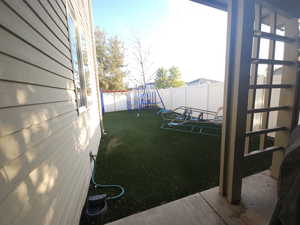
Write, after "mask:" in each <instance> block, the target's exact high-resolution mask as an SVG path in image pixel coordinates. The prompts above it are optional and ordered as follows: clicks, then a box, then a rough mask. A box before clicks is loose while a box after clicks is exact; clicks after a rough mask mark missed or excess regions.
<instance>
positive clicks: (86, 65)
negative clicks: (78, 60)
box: [80, 32, 93, 105]
mask: <svg viewBox="0 0 300 225" xmlns="http://www.w3.org/2000/svg"><path fill="white" fill-rule="evenodd" d="M80 46H81V55H82V69H83V72H84V77H85V84H86V95H87V103H88V105H91V104H92V103H93V101H92V99H93V98H92V94H93V79H92V76H91V74H92V72H91V68H90V62H91V61H92V60H91V58H90V54H89V52H90V51H89V50H90V47H91V46H90V45H89V42H88V40H87V38H86V34H85V32H80Z"/></svg>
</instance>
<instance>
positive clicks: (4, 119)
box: [0, 102, 76, 137]
mask: <svg viewBox="0 0 300 225" xmlns="http://www.w3.org/2000/svg"><path fill="white" fill-rule="evenodd" d="M75 108H76V103H75V102H57V103H50V104H41V105H33V106H31V105H30V106H23V107H17V108H7V109H0V118H1V120H0V137H1V136H5V135H9V134H12V133H14V132H17V131H19V130H21V129H24V128H28V127H30V126H33V125H37V124H39V123H41V122H44V121H47V120H50V119H51V118H54V117H57V116H59V115H61V114H64V113H67V112H71V111H75Z"/></svg>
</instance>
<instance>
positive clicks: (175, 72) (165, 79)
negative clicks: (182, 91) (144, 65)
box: [155, 66, 184, 88]
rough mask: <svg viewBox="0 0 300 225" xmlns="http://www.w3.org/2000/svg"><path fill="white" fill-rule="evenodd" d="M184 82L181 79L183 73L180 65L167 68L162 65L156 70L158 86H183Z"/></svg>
mask: <svg viewBox="0 0 300 225" xmlns="http://www.w3.org/2000/svg"><path fill="white" fill-rule="evenodd" d="M183 85H184V82H183V81H182V80H181V73H180V70H179V69H178V67H175V66H172V67H171V68H170V69H168V70H166V69H165V68H163V67H161V68H159V69H158V70H157V71H156V75H155V87H156V88H169V87H180V86H183Z"/></svg>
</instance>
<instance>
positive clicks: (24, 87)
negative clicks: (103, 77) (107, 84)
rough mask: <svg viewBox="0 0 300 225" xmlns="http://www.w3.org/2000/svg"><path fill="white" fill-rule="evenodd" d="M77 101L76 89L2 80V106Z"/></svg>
mask: <svg viewBox="0 0 300 225" xmlns="http://www.w3.org/2000/svg"><path fill="white" fill-rule="evenodd" d="M66 101H75V92H74V90H73V91H72V90H65V89H58V88H52V87H41V86H37V85H29V84H20V83H14V82H7V81H0V108H7V107H13V106H23V105H36V104H45V103H52V102H66Z"/></svg>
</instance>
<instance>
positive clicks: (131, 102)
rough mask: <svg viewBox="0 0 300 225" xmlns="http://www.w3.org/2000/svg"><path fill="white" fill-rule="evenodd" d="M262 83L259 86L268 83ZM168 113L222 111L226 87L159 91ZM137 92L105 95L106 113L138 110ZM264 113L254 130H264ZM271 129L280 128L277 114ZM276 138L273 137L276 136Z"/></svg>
mask: <svg viewBox="0 0 300 225" xmlns="http://www.w3.org/2000/svg"><path fill="white" fill-rule="evenodd" d="M264 82H265V81H264V79H263V78H262V79H259V80H258V83H264ZM274 83H281V80H280V77H279V76H278V77H274ZM159 93H160V95H161V97H162V99H163V102H164V104H165V107H166V109H171V110H172V109H175V108H177V107H180V106H187V107H193V108H200V109H204V110H209V111H218V109H219V108H220V107H222V106H223V95H224V84H223V83H210V84H203V85H199V86H187V87H180V88H168V89H159ZM279 95H280V90H279V89H273V90H272V98H271V106H278V105H279ZM137 96H138V93H137V91H129V92H115V93H103V103H104V112H115V111H122V110H132V109H137V108H138V106H137V104H136V101H137ZM264 96H265V93H264V90H263V89H261V90H259V89H258V90H257V92H256V104H255V108H261V107H263V106H264ZM156 100H157V103H158V106H159V107H162V104H161V103H160V100H159V97H158V96H157V95H156ZM262 115H263V114H262V113H256V114H255V116H254V130H257V129H259V128H260V125H261V123H262ZM268 127H269V128H274V127H277V112H270V118H269V125H268ZM272 136H273V135H272Z"/></svg>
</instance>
